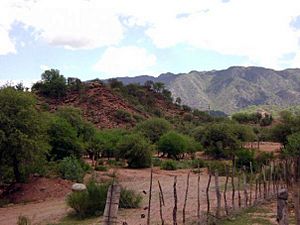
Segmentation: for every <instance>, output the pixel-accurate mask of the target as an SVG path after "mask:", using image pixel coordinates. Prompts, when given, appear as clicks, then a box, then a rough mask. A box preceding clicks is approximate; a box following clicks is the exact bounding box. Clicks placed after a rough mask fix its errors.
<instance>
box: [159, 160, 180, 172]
mask: <svg viewBox="0 0 300 225" xmlns="http://www.w3.org/2000/svg"><path fill="white" fill-rule="evenodd" d="M160 168H161V169H163V170H177V162H176V161H174V160H166V161H163V162H162V163H161V166H160Z"/></svg>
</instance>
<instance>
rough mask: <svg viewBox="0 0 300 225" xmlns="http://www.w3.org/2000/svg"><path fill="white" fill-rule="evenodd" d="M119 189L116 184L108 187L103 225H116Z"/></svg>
mask: <svg viewBox="0 0 300 225" xmlns="http://www.w3.org/2000/svg"><path fill="white" fill-rule="evenodd" d="M120 193H121V187H120V185H117V184H112V185H110V186H109V188H108V191H107V198H106V204H105V209H104V214H103V217H104V220H103V225H112V224H117V214H118V208H119V200H120Z"/></svg>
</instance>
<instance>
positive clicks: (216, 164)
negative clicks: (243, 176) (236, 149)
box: [207, 161, 226, 176]
mask: <svg viewBox="0 0 300 225" xmlns="http://www.w3.org/2000/svg"><path fill="white" fill-rule="evenodd" d="M207 167H208V168H209V169H210V171H211V172H212V173H215V171H216V170H217V171H218V174H219V176H225V175H226V164H225V163H224V162H222V161H209V162H208V163H207Z"/></svg>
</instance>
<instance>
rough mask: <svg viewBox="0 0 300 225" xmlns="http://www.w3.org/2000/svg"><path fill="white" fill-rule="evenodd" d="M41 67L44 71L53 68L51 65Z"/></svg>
mask: <svg viewBox="0 0 300 225" xmlns="http://www.w3.org/2000/svg"><path fill="white" fill-rule="evenodd" d="M40 69H41V70H42V71H45V70H50V69H51V68H50V67H49V66H47V65H40Z"/></svg>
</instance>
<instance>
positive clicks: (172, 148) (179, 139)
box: [157, 131, 188, 159]
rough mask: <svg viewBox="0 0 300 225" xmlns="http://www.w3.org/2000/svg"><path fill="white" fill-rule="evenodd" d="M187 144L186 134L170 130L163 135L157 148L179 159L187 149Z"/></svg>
mask: <svg viewBox="0 0 300 225" xmlns="http://www.w3.org/2000/svg"><path fill="white" fill-rule="evenodd" d="M187 146H188V143H187V141H186V139H185V136H183V135H182V134H179V133H177V132H174V131H170V132H168V133H166V134H164V135H163V136H161V138H160V140H159V142H158V144H157V148H158V150H159V151H160V152H162V153H163V154H164V155H165V154H166V155H168V157H173V158H175V159H179V156H180V155H182V154H183V153H184V152H185V151H186V149H187Z"/></svg>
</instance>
